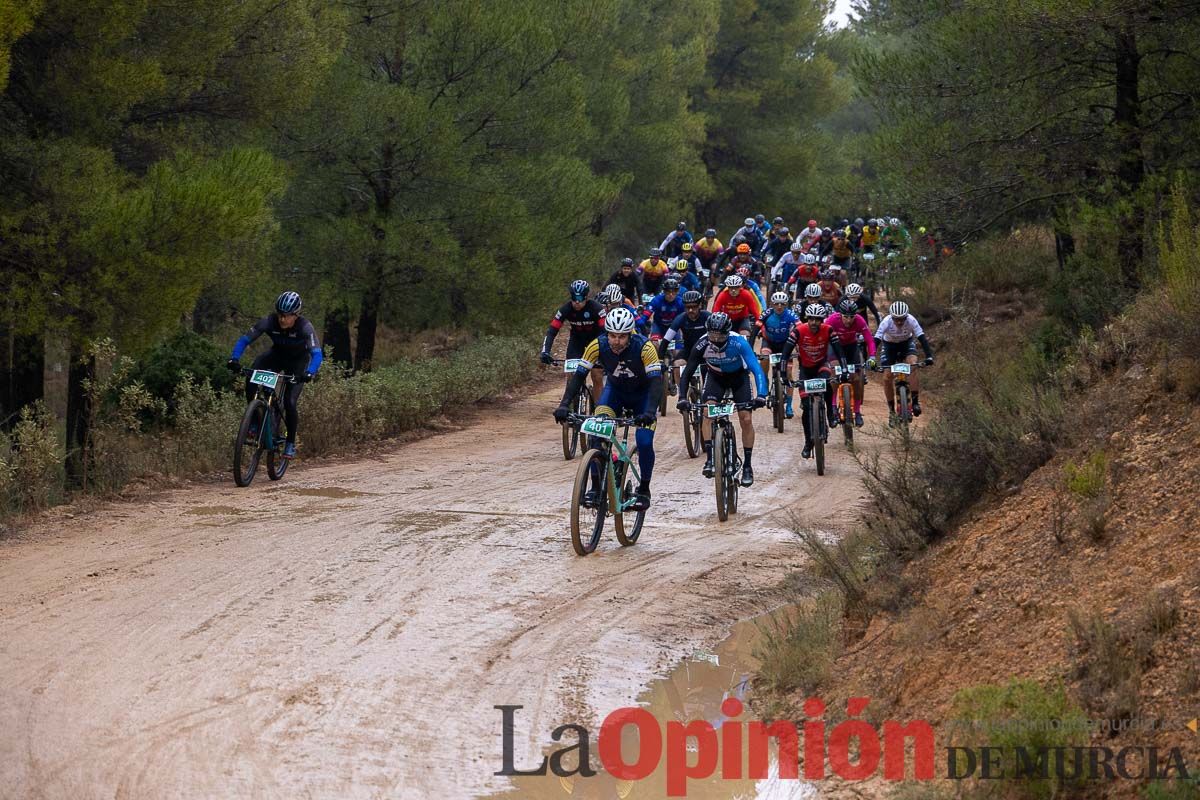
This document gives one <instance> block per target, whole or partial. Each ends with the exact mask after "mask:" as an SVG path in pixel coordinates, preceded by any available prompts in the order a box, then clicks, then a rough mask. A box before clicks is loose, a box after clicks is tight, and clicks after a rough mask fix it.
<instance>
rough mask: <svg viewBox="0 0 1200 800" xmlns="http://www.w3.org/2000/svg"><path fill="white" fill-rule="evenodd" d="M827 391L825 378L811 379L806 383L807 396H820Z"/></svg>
mask: <svg viewBox="0 0 1200 800" xmlns="http://www.w3.org/2000/svg"><path fill="white" fill-rule="evenodd" d="M823 391H825V379H824V378H809V379H808V380H806V381H805V382H804V392H805V393H806V394H820V393H821V392H823Z"/></svg>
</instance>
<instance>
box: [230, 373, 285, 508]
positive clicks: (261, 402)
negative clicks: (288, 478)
mask: <svg viewBox="0 0 1200 800" xmlns="http://www.w3.org/2000/svg"><path fill="white" fill-rule="evenodd" d="M242 375H248V376H250V383H251V384H253V385H254V386H256V387H258V388H257V389H256V390H255V393H254V397H253V399H251V400H250V402H249V403H248V404H247V405H246V413H244V414H243V415H242V424H241V425H240V426H239V427H238V433H237V438H236V439H234V441H233V482H234V483H236V484H237V485H238V486H249V485H250V482H251V481H252V480H254V473H255V472H257V471H258V462H259V459H260V458H262V455H263V453H266V456H267V477H268V478H270V479H271V480H273V481H277V480H279V479H280V478H282V477H283V474H284V473H285V472H287V468H288V461H289V459H286V458H284V457H283V447H284V444H286V442H287V439H286V438H285V436H284V424H283V408H282V407H281V405H282V403H283V400H282V398H281V397H280V396H279V393H278V392H277V391H276V390H277V388H278V387H279V383H280V381H283V382H284V383H295V382H296V376H294V375H287V374H284V373H282V372H271V371H270V370H265V369H243V370H242Z"/></svg>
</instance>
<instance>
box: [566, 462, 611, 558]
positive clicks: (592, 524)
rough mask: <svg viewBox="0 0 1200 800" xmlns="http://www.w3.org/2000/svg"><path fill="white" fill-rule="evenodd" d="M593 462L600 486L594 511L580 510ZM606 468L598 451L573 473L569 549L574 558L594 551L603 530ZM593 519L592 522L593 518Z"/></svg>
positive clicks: (606, 500) (589, 509) (606, 489)
mask: <svg viewBox="0 0 1200 800" xmlns="http://www.w3.org/2000/svg"><path fill="white" fill-rule="evenodd" d="M592 462H596V464H597V465H598V468H599V470H600V475H601V476H602V477H601V486H599V487H597V491H596V507H595V508H585V507H583V505H582V503H583V496H584V494H585V493H586V492H587V490H588V487H589V485H590V482H591V475H590V472H591V464H592ZM605 483H607V467H606V465H605V463H604V454H603V453H601V452H600V451H599V450H595V449H593V450H588V451H587V452H586V453H584V454H583V459H582V460H581V461H580V462H579V468H578V469H576V470H575V484H574V486H573V487H572V489H571V547H572V548H574V549H575V553H576V555H581V556H586V555H587V554H588V553H591V552H593V551H595V549H596V545H598V544H599V543H600V534H601V532H602V531H603V530H604V515H605V514H606V513H607V512H608V499H609V498H608V487H607V486H605V485H604V484H605ZM593 514H594V515H595V516H594V518H593V517H592V515H593Z"/></svg>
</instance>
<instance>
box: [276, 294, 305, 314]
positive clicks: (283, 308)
mask: <svg viewBox="0 0 1200 800" xmlns="http://www.w3.org/2000/svg"><path fill="white" fill-rule="evenodd" d="M300 305H301V303H300V295H299V294H297V293H296V292H284V293H283V294H281V295H279V297H278V298H276V300H275V310H276V311H278V312H279V313H280V314H299V313H300Z"/></svg>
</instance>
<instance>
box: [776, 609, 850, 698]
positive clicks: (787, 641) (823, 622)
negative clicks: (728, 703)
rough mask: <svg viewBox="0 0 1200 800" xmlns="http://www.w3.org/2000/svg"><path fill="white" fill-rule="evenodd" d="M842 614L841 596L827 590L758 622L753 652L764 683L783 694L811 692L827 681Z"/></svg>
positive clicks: (836, 644)
mask: <svg viewBox="0 0 1200 800" xmlns="http://www.w3.org/2000/svg"><path fill="white" fill-rule="evenodd" d="M841 617H842V598H841V595H840V594H839V593H838V592H836V591H828V592H823V593H822V594H820V595H818V596H817V597H816V598H815V599H813V600H812V601H811V602H810V603H808V604H805V605H801V606H800V607H798V608H795V609H792V610H785V611H782V612H777V613H775V614H773V615H771V617H770V619H769V621H767V622H765V623H760V624H759V632H760V634H761V635H762V640H761V643H760V645H759V646H758V648H757V649H756V650H755V653H754V655H755V657H756V658H757V659H758V660H759V662H760V666H759V679H760V680H762V681H763V684H764V685H765V686H766V687H767V688H768V689H769V690H771V691H774V692H781V693H782V692H790V691H792V690H794V689H803V690H804V691H813V690H815V689H816V688H817V687H819V686H820V685H821V684H822V683H824V682H825V681H826V680H828V678H829V671H830V669H832V668H833V662H834V659H835V658H836V657H837V651H838V647H837V646H838V642H839V634H840V631H841Z"/></svg>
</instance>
